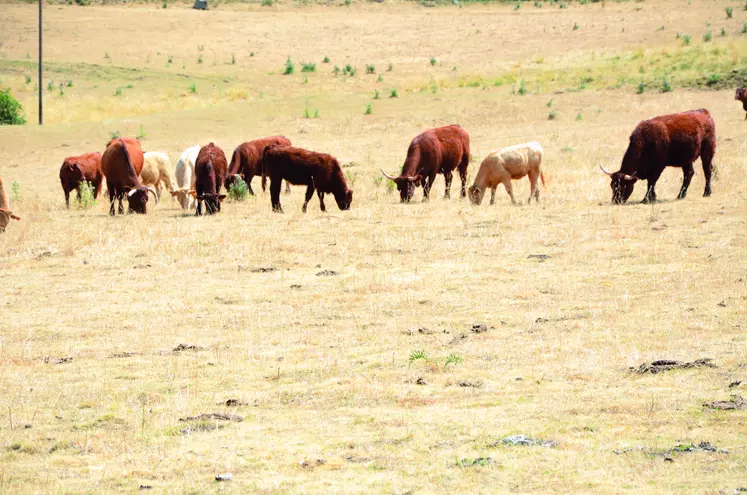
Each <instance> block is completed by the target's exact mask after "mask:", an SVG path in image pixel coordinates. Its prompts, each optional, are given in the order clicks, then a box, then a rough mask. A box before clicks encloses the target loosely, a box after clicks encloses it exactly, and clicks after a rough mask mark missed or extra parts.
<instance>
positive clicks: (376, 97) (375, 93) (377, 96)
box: [373, 89, 380, 100]
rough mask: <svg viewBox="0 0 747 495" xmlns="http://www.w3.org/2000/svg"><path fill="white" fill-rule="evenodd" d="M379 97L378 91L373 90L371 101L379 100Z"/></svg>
mask: <svg viewBox="0 0 747 495" xmlns="http://www.w3.org/2000/svg"><path fill="white" fill-rule="evenodd" d="M379 97H380V96H379V90H378V89H376V90H374V97H373V99H374V100H378V99H379Z"/></svg>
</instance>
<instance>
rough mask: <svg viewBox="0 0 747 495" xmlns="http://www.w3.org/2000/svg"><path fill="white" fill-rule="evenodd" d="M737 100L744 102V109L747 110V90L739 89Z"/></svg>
mask: <svg viewBox="0 0 747 495" xmlns="http://www.w3.org/2000/svg"><path fill="white" fill-rule="evenodd" d="M734 99H735V100H739V101H741V102H742V108H744V109H745V110H747V88H737V93H736V94H735V95H734Z"/></svg>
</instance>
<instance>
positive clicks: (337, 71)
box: [332, 65, 340, 75]
mask: <svg viewBox="0 0 747 495" xmlns="http://www.w3.org/2000/svg"><path fill="white" fill-rule="evenodd" d="M332 73H333V74H334V75H338V74H339V73H340V68H339V67H337V66H336V65H335V68H334V69H332Z"/></svg>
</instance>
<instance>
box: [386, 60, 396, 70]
mask: <svg viewBox="0 0 747 495" xmlns="http://www.w3.org/2000/svg"><path fill="white" fill-rule="evenodd" d="M392 69H394V66H393V65H392V63H391V62H389V65H387V67H386V71H387V72H392Z"/></svg>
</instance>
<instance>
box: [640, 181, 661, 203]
mask: <svg viewBox="0 0 747 495" xmlns="http://www.w3.org/2000/svg"><path fill="white" fill-rule="evenodd" d="M658 179H659V177H658V176H657V177H650V178H649V179H648V187H647V189H646V195H645V196H644V197H643V201H641V203H643V204H644V205H645V204H649V203H656V191H655V190H654V188H655V187H656V181H657V180H658Z"/></svg>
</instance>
